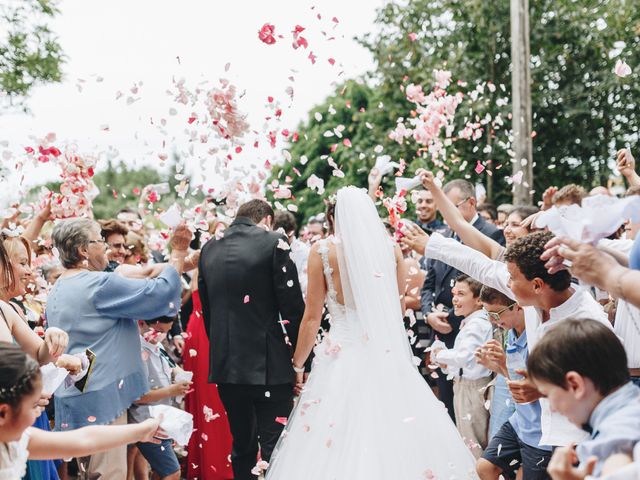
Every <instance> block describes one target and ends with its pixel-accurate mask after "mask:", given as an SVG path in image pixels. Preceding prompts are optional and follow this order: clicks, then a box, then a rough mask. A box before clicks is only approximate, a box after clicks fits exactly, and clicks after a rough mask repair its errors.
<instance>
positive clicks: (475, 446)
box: [431, 274, 492, 458]
mask: <svg viewBox="0 0 640 480" xmlns="http://www.w3.org/2000/svg"><path fill="white" fill-rule="evenodd" d="M481 289H482V284H481V283H480V282H477V281H476V280H473V279H472V278H470V277H468V276H467V275H464V274H463V275H459V276H458V277H457V278H456V283H455V286H454V287H453V307H454V310H455V314H456V315H458V316H460V317H463V318H464V320H462V322H461V323H460V333H458V336H457V337H456V340H455V342H454V344H453V348H446V346H445V345H444V343H442V342H439V341H436V342H434V343H433V345H432V346H431V358H432V361H434V362H435V363H437V364H438V365H440V367H441V368H442V370H443V371H444V372H445V373H447V374H449V375H453V376H454V382H453V403H454V406H455V415H456V425H457V427H458V431H459V432H460V435H461V436H462V438H463V440H465V442H466V443H467V445H468V446H469V448H470V450H471V453H473V455H474V456H475V457H476V458H479V457H480V455H481V454H482V451H483V450H484V449H485V448H486V446H487V429H488V426H489V410H488V409H486V408H485V406H484V405H485V402H486V400H487V393H488V392H487V385H488V384H489V382H491V378H492V377H491V372H490V371H489V370H488V369H487V368H486V367H484V366H483V365H481V364H479V363H478V362H477V360H476V358H475V352H476V350H477V349H478V348H480V347H481V346H482V345H484V344H485V343H487V342H488V341H489V340H490V339H491V337H492V328H491V323H490V322H489V318H488V316H487V314H486V312H485V311H483V309H482V303H481V302H480V290H481Z"/></svg>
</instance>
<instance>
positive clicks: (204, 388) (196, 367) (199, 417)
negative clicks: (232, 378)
mask: <svg viewBox="0 0 640 480" xmlns="http://www.w3.org/2000/svg"><path fill="white" fill-rule="evenodd" d="M218 233H221V232H220V229H218ZM214 238H216V237H214ZM217 238H218V239H220V238H222V236H218V237H217ZM191 285H192V287H191V292H192V294H191V299H192V302H193V310H192V311H191V316H190V317H189V322H188V323H187V331H186V335H185V346H184V351H185V352H188V354H185V355H184V356H183V362H184V369H185V370H187V371H189V372H193V392H191V393H190V394H189V395H187V396H186V397H185V400H184V401H185V410H186V411H187V412H189V413H190V414H192V415H193V428H194V430H195V431H197V432H198V433H199V434H198V435H192V436H191V439H190V440H189V446H188V447H187V478H189V479H198V480H229V479H232V478H233V470H232V469H231V461H230V457H231V442H232V438H231V431H230V430H229V419H228V418H227V412H226V410H225V408H224V405H223V404H222V400H220V394H219V393H218V386H217V385H216V384H215V383H209V356H208V355H207V353H208V352H209V348H210V345H209V337H208V336H207V332H206V330H205V326H204V318H203V316H202V304H201V302H200V291H199V290H198V270H196V271H195V272H194V274H193V278H192V279H191ZM202 435H206V436H207V438H212V439H213V438H215V439H216V441H215V442H203V441H202V438H203V437H202Z"/></svg>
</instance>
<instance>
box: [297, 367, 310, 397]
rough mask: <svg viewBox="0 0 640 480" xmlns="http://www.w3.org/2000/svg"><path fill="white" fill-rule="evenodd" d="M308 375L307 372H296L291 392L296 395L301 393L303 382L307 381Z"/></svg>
mask: <svg viewBox="0 0 640 480" xmlns="http://www.w3.org/2000/svg"><path fill="white" fill-rule="evenodd" d="M308 376H309V374H308V373H306V372H305V373H296V379H295V383H294V386H293V393H294V394H295V395H296V396H299V395H300V393H302V389H303V388H304V384H305V383H306V381H307V377H308Z"/></svg>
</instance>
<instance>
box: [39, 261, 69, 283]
mask: <svg viewBox="0 0 640 480" xmlns="http://www.w3.org/2000/svg"><path fill="white" fill-rule="evenodd" d="M40 272H41V274H42V278H43V279H44V281H45V282H47V283H48V284H49V285H54V284H55V283H56V281H57V280H58V278H60V275H62V272H64V269H63V268H62V264H61V263H60V260H58V259H55V258H54V259H50V260H48V261H46V262H44V263H43V264H42V265H41V266H40Z"/></svg>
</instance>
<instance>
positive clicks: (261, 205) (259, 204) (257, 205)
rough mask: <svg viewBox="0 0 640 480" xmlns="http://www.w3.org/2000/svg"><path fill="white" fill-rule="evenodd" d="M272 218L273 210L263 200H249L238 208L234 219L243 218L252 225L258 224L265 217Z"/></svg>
mask: <svg viewBox="0 0 640 480" xmlns="http://www.w3.org/2000/svg"><path fill="white" fill-rule="evenodd" d="M268 216H270V217H271V218H273V208H271V205H269V204H268V203H267V202H265V201H264V200H257V199H255V200H249V201H248V202H247V203H243V204H242V205H240V208H238V212H237V213H236V217H245V218H248V219H249V220H251V221H252V222H253V223H260V222H261V221H262V220H263V219H264V218H265V217H268Z"/></svg>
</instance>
